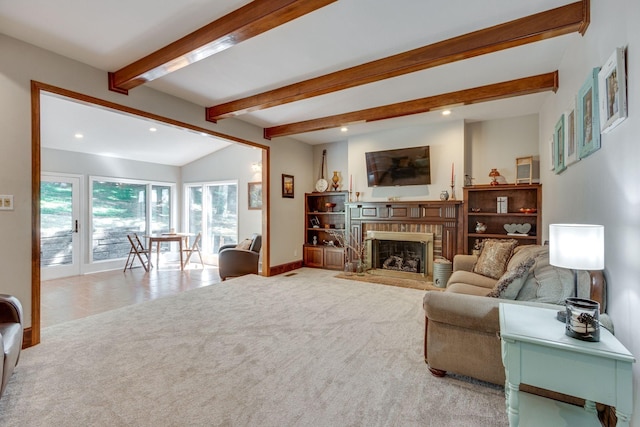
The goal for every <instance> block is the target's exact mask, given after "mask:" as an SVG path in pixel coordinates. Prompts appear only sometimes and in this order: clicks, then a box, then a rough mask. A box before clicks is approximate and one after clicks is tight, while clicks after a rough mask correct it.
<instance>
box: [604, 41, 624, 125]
mask: <svg viewBox="0 0 640 427" xmlns="http://www.w3.org/2000/svg"><path fill="white" fill-rule="evenodd" d="M624 56H625V49H624V48H623V47H619V48H617V49H616V50H615V52H613V54H612V55H611V56H610V57H609V59H608V60H607V62H605V64H604V65H603V66H602V68H601V69H600V72H599V73H598V91H599V93H600V102H599V106H600V108H599V109H600V111H599V112H600V131H601V132H602V133H607V132H610V131H611V130H612V129H613V128H614V127H616V126H618V125H619V124H620V123H621V122H622V121H624V119H626V118H627V71H626V64H625V57H624Z"/></svg>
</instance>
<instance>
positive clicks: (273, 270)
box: [267, 260, 302, 276]
mask: <svg viewBox="0 0 640 427" xmlns="http://www.w3.org/2000/svg"><path fill="white" fill-rule="evenodd" d="M299 268H302V260H299V261H293V262H289V263H286V264H280V265H274V266H273V267H270V268H269V272H268V274H267V276H277V275H278V274H283V273H287V272H289V271H293V270H297V269H299Z"/></svg>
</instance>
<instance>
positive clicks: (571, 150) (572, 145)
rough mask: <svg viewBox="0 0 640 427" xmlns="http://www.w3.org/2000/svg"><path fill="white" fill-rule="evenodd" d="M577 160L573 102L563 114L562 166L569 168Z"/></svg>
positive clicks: (574, 107)
mask: <svg viewBox="0 0 640 427" xmlns="http://www.w3.org/2000/svg"><path fill="white" fill-rule="evenodd" d="M578 160H579V158H578V144H577V141H576V106H575V101H574V102H573V104H572V105H571V107H569V109H568V110H567V111H565V113H564V165H565V166H569V165H571V164H573V163H575V162H577V161H578Z"/></svg>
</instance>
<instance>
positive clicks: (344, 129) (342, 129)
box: [340, 126, 349, 132]
mask: <svg viewBox="0 0 640 427" xmlns="http://www.w3.org/2000/svg"><path fill="white" fill-rule="evenodd" d="M348 130H349V128H348V127H346V126H342V127H341V128H340V132H347V131H348Z"/></svg>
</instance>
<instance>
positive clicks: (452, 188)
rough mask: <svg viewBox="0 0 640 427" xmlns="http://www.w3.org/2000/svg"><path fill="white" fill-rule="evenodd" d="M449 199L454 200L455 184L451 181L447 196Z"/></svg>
mask: <svg viewBox="0 0 640 427" xmlns="http://www.w3.org/2000/svg"><path fill="white" fill-rule="evenodd" d="M449 199H450V200H455V199H456V190H455V185H454V184H453V183H451V195H450V196H449Z"/></svg>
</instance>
